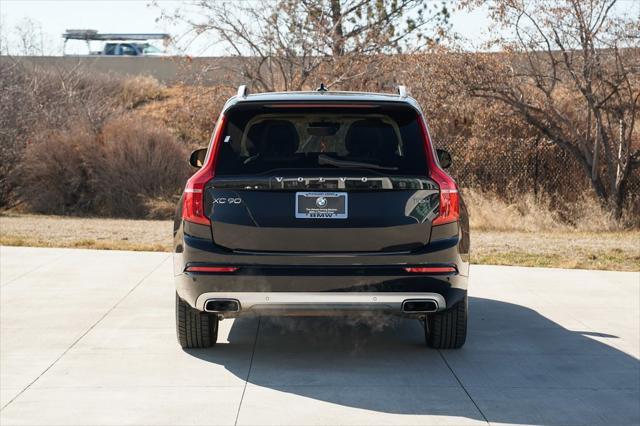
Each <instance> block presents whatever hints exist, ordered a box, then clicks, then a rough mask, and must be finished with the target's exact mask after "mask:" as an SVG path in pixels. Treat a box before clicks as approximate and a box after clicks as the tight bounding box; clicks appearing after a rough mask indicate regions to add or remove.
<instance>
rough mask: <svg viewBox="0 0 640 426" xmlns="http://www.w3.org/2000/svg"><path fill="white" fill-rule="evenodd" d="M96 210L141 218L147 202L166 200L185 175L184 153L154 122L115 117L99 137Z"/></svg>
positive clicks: (175, 191) (95, 171)
mask: <svg viewBox="0 0 640 426" xmlns="http://www.w3.org/2000/svg"><path fill="white" fill-rule="evenodd" d="M99 139H100V140H99V144H100V157H99V158H97V159H96V160H97V161H95V162H94V165H93V172H94V174H95V180H96V186H97V191H96V194H95V197H96V212H98V213H100V214H104V215H109V216H118V217H143V216H145V215H146V214H147V213H148V211H149V203H148V202H147V201H146V200H148V199H158V198H160V199H169V198H171V197H172V196H174V195H175V194H176V193H178V192H179V190H180V187H181V186H182V185H184V181H185V179H186V177H187V176H188V173H189V169H188V164H187V161H186V160H187V157H188V155H187V150H186V149H185V147H184V146H183V145H181V144H180V143H178V141H177V140H176V139H175V138H174V137H173V136H172V135H171V133H169V132H168V131H167V130H166V129H165V128H164V127H163V126H161V125H159V124H158V123H153V122H148V121H147V122H144V121H136V120H133V119H118V120H114V121H111V122H110V123H107V125H106V126H105V128H104V130H103V132H102V134H101V135H100V138H99Z"/></svg>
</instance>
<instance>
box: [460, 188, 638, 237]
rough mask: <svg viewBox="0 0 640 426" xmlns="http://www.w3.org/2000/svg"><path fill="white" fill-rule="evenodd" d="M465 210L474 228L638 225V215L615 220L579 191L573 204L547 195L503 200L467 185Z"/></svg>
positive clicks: (597, 228) (601, 228) (519, 229)
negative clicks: (556, 200)
mask: <svg viewBox="0 0 640 426" xmlns="http://www.w3.org/2000/svg"><path fill="white" fill-rule="evenodd" d="M462 194H463V196H464V200H465V202H466V204H467V207H468V209H469V217H470V225H471V228H472V229H474V230H476V231H514V232H540V231H542V232H548V231H563V232H574V231H585V232H602V231H624V230H625V229H629V228H634V227H635V228H638V226H639V225H640V223H639V222H638V221H639V218H638V217H633V216H632V214H631V212H630V211H627V212H625V216H623V217H622V219H621V220H616V219H615V218H614V217H613V214H612V213H611V212H610V211H607V210H605V209H604V208H602V206H601V205H600V203H599V202H598V200H597V199H596V198H595V196H592V195H589V194H583V195H581V196H580V197H579V199H578V201H577V202H574V203H564V204H563V203H554V199H553V198H552V197H550V196H537V197H536V196H534V194H533V193H524V194H521V195H520V196H519V197H518V199H517V200H516V201H514V202H506V201H504V200H503V199H502V198H499V197H498V196H497V195H496V194H493V193H487V192H482V191H479V190H475V189H470V188H467V189H465V190H463V191H462Z"/></svg>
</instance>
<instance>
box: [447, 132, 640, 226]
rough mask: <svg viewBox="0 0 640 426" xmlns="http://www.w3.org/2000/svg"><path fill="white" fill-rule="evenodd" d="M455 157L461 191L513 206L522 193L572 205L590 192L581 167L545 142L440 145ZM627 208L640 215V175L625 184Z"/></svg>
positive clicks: (453, 168) (454, 171)
mask: <svg viewBox="0 0 640 426" xmlns="http://www.w3.org/2000/svg"><path fill="white" fill-rule="evenodd" d="M439 145H440V146H439V148H444V149H447V150H448V151H449V152H450V153H451V155H452V157H453V165H452V166H451V168H450V169H449V170H448V172H449V173H450V174H451V175H452V176H453V177H454V178H455V179H456V181H457V182H458V185H459V186H460V187H462V188H470V187H472V188H481V189H483V190H485V191H492V192H496V193H498V194H500V195H501V196H503V197H505V198H506V199H507V200H514V199H516V198H517V197H518V196H519V195H520V196H521V195H522V194H523V193H533V194H534V195H535V196H536V198H537V197H543V196H548V195H553V196H558V197H561V199H562V201H563V202H574V201H577V200H578V199H579V198H580V197H583V196H584V194H585V193H589V192H590V191H591V184H590V182H589V178H588V177H587V175H586V174H585V172H584V169H583V168H582V166H581V165H580V164H579V163H578V161H577V160H575V159H574V158H573V157H572V156H571V155H569V154H568V153H567V152H565V151H563V150H562V149H560V148H559V147H557V146H556V145H553V144H551V143H549V142H547V141H545V140H544V139H531V140H521V141H513V140H508V141H505V142H504V143H500V142H496V143H486V142H479V141H475V140H473V139H472V140H455V141H441V143H440V144H439ZM627 188H628V191H627V200H626V203H627V206H628V207H630V208H632V210H633V211H634V212H637V213H640V170H638V169H636V170H634V171H632V175H631V176H630V179H629V181H628V184H627Z"/></svg>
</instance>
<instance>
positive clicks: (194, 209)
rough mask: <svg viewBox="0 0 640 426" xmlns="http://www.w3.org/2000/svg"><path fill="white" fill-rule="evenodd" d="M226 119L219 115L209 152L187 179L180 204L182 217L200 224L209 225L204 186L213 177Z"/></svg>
mask: <svg viewBox="0 0 640 426" xmlns="http://www.w3.org/2000/svg"><path fill="white" fill-rule="evenodd" d="M226 122H227V119H226V117H225V116H224V115H222V116H220V119H219V120H218V124H217V126H216V128H215V130H214V132H213V137H212V138H211V143H210V144H209V153H208V155H207V158H206V159H205V162H204V164H203V165H202V167H201V168H200V170H198V171H197V172H195V173H194V174H193V176H191V177H190V178H189V180H187V185H186V186H185V188H184V199H183V205H182V219H184V220H186V221H188V222H192V223H197V224H200V225H211V220H210V219H209V218H208V217H207V216H206V215H205V212H204V187H205V185H206V184H207V183H208V182H209V181H210V180H211V179H213V176H214V173H215V171H214V169H215V164H216V158H217V157H218V155H217V153H218V151H219V145H220V143H221V142H222V141H221V139H222V132H223V130H224V127H225V124H226Z"/></svg>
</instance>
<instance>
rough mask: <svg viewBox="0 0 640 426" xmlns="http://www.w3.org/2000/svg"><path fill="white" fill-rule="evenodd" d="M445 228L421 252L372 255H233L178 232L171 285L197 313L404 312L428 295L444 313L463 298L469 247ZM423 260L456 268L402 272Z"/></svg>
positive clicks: (455, 231)
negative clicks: (212, 307)
mask: <svg viewBox="0 0 640 426" xmlns="http://www.w3.org/2000/svg"><path fill="white" fill-rule="evenodd" d="M445 227H446V228H445ZM445 227H442V228H443V229H442V231H446V232H441V235H442V236H443V237H444V238H441V239H440V240H438V241H433V239H432V242H431V243H430V244H429V246H428V247H426V248H425V250H422V251H420V252H411V253H375V254H373V253H372V254H365V253H358V254H350V253H318V254H314V253H286V254H282V253H250V252H233V251H228V250H225V249H223V248H221V247H219V246H217V245H216V244H215V243H213V241H211V240H210V239H208V238H198V237H193V236H190V235H188V234H184V233H182V232H178V234H177V235H176V237H177V238H176V250H175V255H174V272H175V283H176V290H177V292H178V295H179V296H180V298H182V299H183V300H184V301H186V302H187V303H188V304H189V305H191V306H192V307H194V308H196V309H198V310H201V311H204V310H205V305H206V302H207V300H209V299H228V300H235V301H238V304H239V311H238V312H236V313H231V312H230V313H228V314H225V316H238V315H242V314H245V313H256V312H257V313H273V314H280V313H283V312H284V313H288V314H297V313H298V314H304V315H309V314H313V313H318V314H321V315H327V314H329V315H331V314H340V313H343V312H351V311H385V312H392V313H400V314H406V313H404V312H403V310H402V304H403V302H404V301H406V300H410V299H429V300H434V301H435V302H436V303H437V310H443V309H447V308H449V307H451V306H453V305H454V304H455V303H457V302H458V301H460V300H462V299H463V298H464V296H465V295H466V293H467V281H468V270H469V263H468V251H466V252H465V250H462V251H461V244H460V241H461V239H460V234H459V228H458V227H457V224H450V225H445ZM180 231H182V229H180ZM203 234H204V232H203ZM204 236H205V235H203V237H204ZM432 237H433V235H432ZM189 265H217V266H233V267H238V268H239V269H238V270H237V271H235V272H231V273H198V272H185V269H186V267H187V266H189ZM427 265H429V266H437V265H454V266H455V267H456V269H457V271H456V272H454V273H442V274H420V273H412V272H407V271H406V270H405V269H404V268H405V267H408V266H412V267H413V266H419V267H421V266H427Z"/></svg>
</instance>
